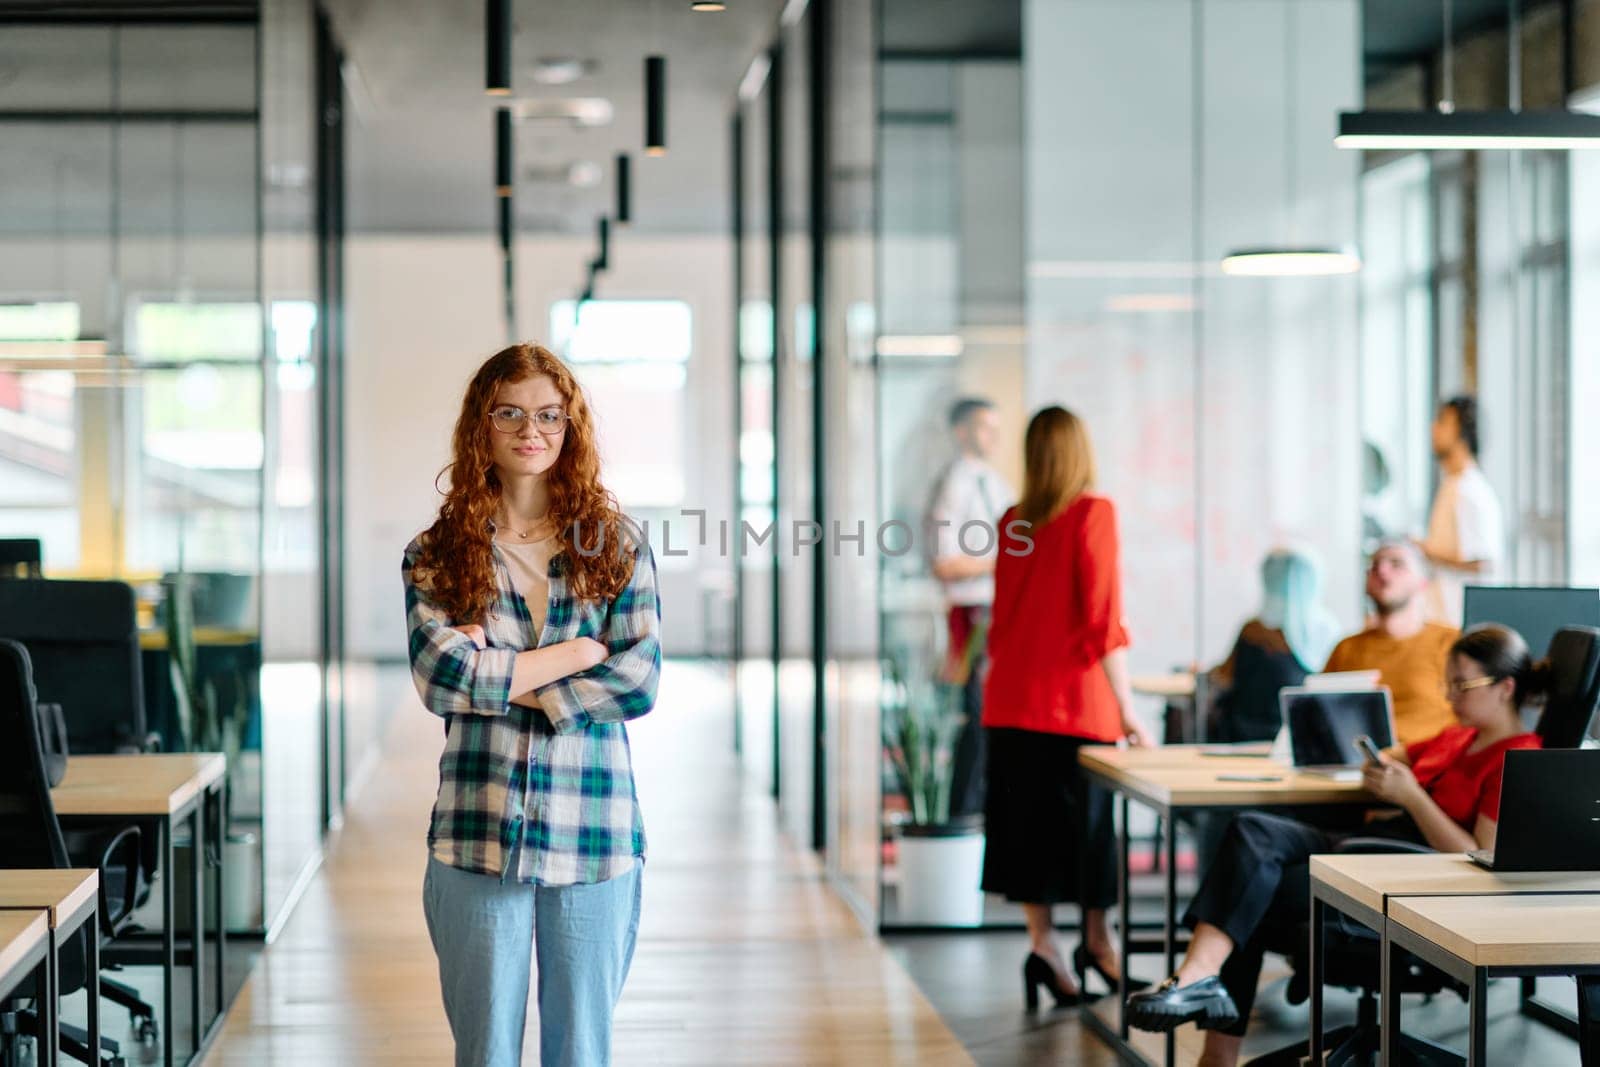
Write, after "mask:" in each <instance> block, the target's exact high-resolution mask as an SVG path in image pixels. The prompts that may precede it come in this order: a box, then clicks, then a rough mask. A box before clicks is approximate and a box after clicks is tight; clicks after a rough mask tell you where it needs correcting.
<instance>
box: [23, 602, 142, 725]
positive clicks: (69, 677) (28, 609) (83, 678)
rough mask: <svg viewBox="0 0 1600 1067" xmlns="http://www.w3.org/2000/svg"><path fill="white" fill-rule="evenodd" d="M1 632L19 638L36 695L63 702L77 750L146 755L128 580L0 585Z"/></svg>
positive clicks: (136, 636)
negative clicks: (26, 651) (31, 667)
mask: <svg viewBox="0 0 1600 1067" xmlns="http://www.w3.org/2000/svg"><path fill="white" fill-rule="evenodd" d="M0 637H7V638H10V639H11V640H13V641H18V642H21V644H22V645H23V647H24V648H26V649H27V650H28V657H29V659H30V660H32V662H33V678H34V685H35V687H36V688H37V689H38V691H39V699H40V700H43V701H45V702H46V703H53V704H60V705H61V710H62V714H63V715H64V716H65V718H66V721H67V746H68V748H69V749H70V751H72V752H76V753H79V754H88V753H104V752H150V751H154V750H155V748H156V747H158V746H159V738H157V737H156V735H154V734H152V733H150V732H149V730H148V728H147V727H146V725H145V715H144V682H143V679H142V676H141V675H142V672H141V670H140V657H139V624H138V615H137V611H136V607H135V603H134V596H133V587H132V586H130V585H128V584H127V583H126V582H112V581H52V580H46V579H37V578H23V579H18V580H16V581H6V582H0Z"/></svg>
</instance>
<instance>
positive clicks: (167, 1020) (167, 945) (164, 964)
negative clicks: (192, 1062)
mask: <svg viewBox="0 0 1600 1067" xmlns="http://www.w3.org/2000/svg"><path fill="white" fill-rule="evenodd" d="M175 851H176V850H175V849H174V848H173V844H172V816H170V815H167V816H164V817H163V818H162V820H161V1046H162V1059H161V1062H162V1063H163V1064H165V1065H166V1067H172V1065H173V1059H174V1057H173V1052H174V1049H173V1039H172V973H173V972H174V971H176V970H177V969H178V948H177V942H176V940H175V932H174V931H173V929H172V927H173V923H174V922H175V921H176V918H177V916H176V915H175V914H174V912H175V911H176V905H175V904H174V903H173V899H172V893H173V888H174V886H173V883H174V882H176V881H177V874H176V872H175V870H174V868H175V867H176V860H175V859H174V858H173V856H174V852H175Z"/></svg>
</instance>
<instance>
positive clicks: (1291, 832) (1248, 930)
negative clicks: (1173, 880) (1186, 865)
mask: <svg viewBox="0 0 1600 1067" xmlns="http://www.w3.org/2000/svg"><path fill="white" fill-rule="evenodd" d="M1363 833H1365V834H1366V835H1367V836H1375V834H1374V832H1373V830H1371V829H1368V830H1364V831H1363ZM1377 833H1378V834H1381V835H1382V836H1384V837H1392V838H1398V839H1401V840H1413V841H1417V842H1418V843H1421V840H1420V838H1421V835H1420V834H1418V833H1417V832H1416V828H1415V824H1412V823H1411V822H1410V820H1409V819H1397V820H1394V821H1393V822H1392V823H1390V824H1388V825H1385V826H1384V827H1382V828H1381V829H1378V830H1377ZM1351 836H1353V835H1352V834H1351V833H1349V832H1343V831H1340V830H1332V829H1326V828H1323V827H1318V826H1312V825H1310V824H1308V823H1303V822H1299V821H1297V820H1295V819H1289V818H1285V817H1284V816H1281V815H1267V814H1264V813H1262V812H1255V811H1249V812H1245V813H1244V814H1242V815H1239V816H1238V817H1236V818H1235V819H1234V820H1233V821H1232V822H1230V823H1229V824H1228V827H1227V829H1226V830H1225V831H1224V832H1223V835H1222V843H1221V845H1220V846H1219V847H1218V849H1217V854H1216V858H1215V859H1214V860H1213V862H1212V864H1211V869H1210V870H1208V871H1207V872H1206V876H1205V879H1204V880H1203V881H1202V882H1201V883H1200V889H1199V891H1198V892H1197V893H1195V896H1194V900H1193V901H1191V902H1190V904H1189V910H1188V912H1187V913H1186V914H1185V915H1184V917H1183V922H1184V925H1185V926H1188V927H1190V928H1191V929H1192V928H1193V927H1194V926H1196V925H1197V924H1199V923H1202V922H1207V923H1210V924H1211V925H1213V926H1215V927H1218V928H1219V929H1221V930H1222V932H1223V933H1225V934H1227V935H1228V936H1229V937H1230V938H1232V939H1233V954H1232V955H1230V956H1229V957H1228V961H1227V962H1226V963H1224V964H1223V965H1222V975H1221V977H1222V984H1223V985H1224V986H1226V987H1227V989H1228V993H1229V995H1230V996H1232V997H1233V1003H1234V1005H1235V1006H1237V1007H1238V1009H1239V1021H1238V1023H1236V1024H1235V1025H1234V1026H1232V1027H1229V1028H1228V1029H1227V1030H1225V1031H1223V1032H1224V1033H1228V1034H1233V1035H1235V1036H1239V1035H1242V1034H1244V1032H1245V1029H1246V1027H1247V1026H1248V1025H1249V1020H1250V1009H1251V1007H1252V1006H1254V1004H1255V1000H1256V983H1257V982H1258V981H1260V979H1261V960H1262V956H1263V955H1264V954H1265V952H1266V949H1265V947H1264V944H1263V941H1264V938H1263V937H1262V933H1263V932H1264V931H1266V930H1268V929H1271V928H1273V927H1277V928H1292V926H1293V925H1294V924H1299V923H1304V922H1305V921H1306V917H1307V916H1308V915H1309V914H1310V911H1311V857H1312V856H1313V855H1315V854H1317V853H1322V852H1332V851H1333V850H1334V849H1335V848H1337V847H1338V845H1339V842H1341V841H1343V840H1345V839H1346V838H1348V837H1351Z"/></svg>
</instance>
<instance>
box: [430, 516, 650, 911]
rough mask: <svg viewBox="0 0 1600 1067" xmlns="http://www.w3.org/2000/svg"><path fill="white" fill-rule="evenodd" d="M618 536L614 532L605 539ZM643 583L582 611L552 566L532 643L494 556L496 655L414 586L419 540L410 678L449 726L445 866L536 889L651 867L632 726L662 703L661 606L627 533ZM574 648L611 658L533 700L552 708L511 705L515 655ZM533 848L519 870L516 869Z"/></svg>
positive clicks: (441, 814) (646, 563)
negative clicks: (640, 863) (593, 644)
mask: <svg viewBox="0 0 1600 1067" xmlns="http://www.w3.org/2000/svg"><path fill="white" fill-rule="evenodd" d="M612 533H614V531H608V536H609V535H611V534H612ZM626 536H627V537H628V540H629V542H630V544H631V547H632V549H633V575H632V576H631V577H630V578H629V580H628V584H627V586H626V588H624V589H623V590H622V592H621V593H620V594H619V595H618V596H616V597H615V598H614V599H611V600H603V601H590V600H578V599H577V598H575V597H574V596H573V595H572V594H571V593H570V592H569V591H568V588H567V582H566V568H567V566H568V561H567V558H566V556H565V555H563V554H557V555H556V556H555V557H554V558H553V559H552V560H551V561H550V570H549V580H550V601H549V605H548V608H547V610H546V613H545V621H544V626H543V629H542V630H541V631H540V632H539V633H534V632H533V621H532V617H531V616H530V615H529V613H528V607H527V604H526V603H525V602H524V601H523V599H522V596H521V595H520V594H519V593H518V592H517V591H516V589H515V587H514V586H513V585H512V582H511V574H510V572H509V571H508V570H507V569H506V565H505V561H504V560H502V559H501V558H500V557H499V554H498V553H499V550H498V549H496V550H495V551H496V556H495V581H496V586H497V591H496V593H495V598H494V601H493V602H492V604H491V605H490V608H489V612H488V615H487V616H486V617H485V618H484V619H483V620H482V621H481V625H482V626H483V629H484V632H485V634H486V635H487V638H488V642H487V643H488V647H486V648H482V649H480V648H478V647H477V645H476V644H474V643H473V641H472V639H471V638H470V637H468V636H467V635H466V634H464V633H462V632H461V631H460V630H456V629H453V628H452V625H453V623H460V624H463V625H464V624H466V623H468V622H472V621H475V620H451V619H450V618H448V617H447V616H446V615H445V613H444V612H443V610H441V609H440V608H439V607H438V606H436V605H435V604H433V603H432V602H431V601H430V600H429V599H428V593H427V590H426V588H425V586H419V585H418V583H417V582H416V581H414V580H413V577H412V565H413V563H414V562H415V560H416V557H417V552H418V542H417V541H412V542H411V544H410V545H408V546H406V553H405V561H404V563H403V565H402V567H401V574H402V576H403V578H404V580H405V586H406V619H407V624H408V625H409V627H410V630H411V642H410V653H411V674H412V679H413V680H414V681H415V682H416V686H417V692H418V693H419V694H421V696H422V702H423V704H425V705H426V706H427V708H428V710H429V711H431V712H433V713H434V714H435V715H438V716H440V717H441V718H443V719H444V721H445V746H444V754H443V755H442V756H440V758H439V797H438V800H437V801H435V803H434V807H433V819H432V822H431V824H430V825H429V828H428V846H429V848H430V849H431V850H432V852H433V855H434V857H435V858H437V859H438V860H439V861H440V862H441V863H447V864H449V865H450V866H452V867H458V868H460V869H462V870H466V871H476V872H478V873H481V874H492V875H496V876H499V877H501V878H505V877H508V876H512V875H513V874H514V876H515V877H516V879H517V880H518V881H520V882H529V883H533V884H536V885H574V884H578V883H588V882H603V881H606V880H607V879H609V878H613V877H615V876H617V875H619V874H623V873H625V872H626V871H627V870H628V869H629V868H630V867H632V866H633V864H634V863H635V862H636V860H637V859H638V858H641V857H643V856H644V852H645V840H644V821H643V819H642V818H641V817H640V814H639V800H638V797H637V796H636V795H635V792H634V786H633V764H632V760H631V757H630V755H629V751H628V731H627V727H625V726H624V725H623V723H624V722H626V721H627V720H629V719H636V718H638V717H639V716H641V715H643V714H644V713H645V712H647V711H649V710H650V708H651V707H652V706H653V705H654V704H655V698H656V685H657V682H658V680H659V679H660V675H661V643H660V627H661V608H660V602H659V600H658V599H657V596H656V566H655V555H654V553H652V552H651V550H650V545H649V542H648V541H646V540H645V539H644V537H643V536H642V535H640V534H639V532H638V529H637V527H633V526H632V525H631V524H629V527H628V530H627V531H626ZM577 637H590V638H593V639H595V640H596V641H599V642H601V643H602V644H604V645H605V646H606V648H607V649H608V650H609V651H610V657H609V658H608V659H606V660H605V661H604V662H602V663H601V664H600V665H599V666H596V667H594V668H591V669H590V670H586V671H583V672H581V673H579V674H573V675H569V676H567V677H566V678H562V679H560V680H558V681H555V682H551V683H550V684H549V685H546V686H542V687H540V688H539V689H538V690H536V695H537V696H538V698H539V703H540V705H541V706H542V709H543V710H540V709H534V708H525V707H523V706H521V705H520V704H513V703H511V697H512V696H513V695H514V694H512V692H511V669H512V664H513V662H514V661H515V659H516V655H517V653H518V652H520V651H523V650H526V649H531V648H541V647H543V646H546V645H552V644H555V643H557V642H560V641H568V640H571V639H573V638H577ZM519 841H520V842H521V844H522V858H521V861H520V862H519V863H518V865H517V866H518V869H517V870H516V871H515V872H512V871H511V870H510V869H509V867H510V863H511V857H512V855H513V852H514V848H515V846H516V845H517V843H518V842H519Z"/></svg>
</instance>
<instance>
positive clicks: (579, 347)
mask: <svg viewBox="0 0 1600 1067" xmlns="http://www.w3.org/2000/svg"><path fill="white" fill-rule="evenodd" d="M693 325H694V323H693V316H692V314H691V313H690V310H689V305H688V304H686V303H684V302H683V301H681V300H589V301H585V302H583V304H582V305H579V304H577V303H576V302H574V301H571V300H563V301H560V302H558V303H556V304H554V305H553V306H552V307H551V309H550V336H551V339H552V342H553V344H554V347H555V350H556V351H557V352H559V353H561V355H562V357H563V358H564V359H566V360H567V362H568V363H569V364H570V365H571V366H572V369H573V372H574V373H575V374H576V375H577V377H578V380H579V382H581V383H582V384H583V387H584V389H585V390H586V391H587V392H588V395H589V402H590V405H591V407H592V408H593V409H594V413H595V423H596V430H597V433H598V435H599V444H600V455H601V459H602V462H603V463H604V464H605V481H606V485H607V487H608V488H609V489H611V491H612V492H614V493H616V494H617V499H618V501H620V502H621V504H622V505H623V507H624V508H628V509H647V508H676V507H681V506H682V505H683V504H684V498H685V490H686V485H685V479H684V471H685V467H686V465H687V449H686V444H685V436H686V428H687V412H686V406H687V405H686V397H685V385H686V383H687V381H688V364H689V355H690V352H691V350H692V348H693V345H694V332H693Z"/></svg>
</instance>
